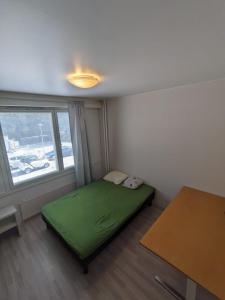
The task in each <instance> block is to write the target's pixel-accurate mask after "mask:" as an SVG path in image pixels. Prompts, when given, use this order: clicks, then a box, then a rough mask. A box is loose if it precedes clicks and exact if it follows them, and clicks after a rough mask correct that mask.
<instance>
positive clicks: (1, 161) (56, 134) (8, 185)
mask: <svg viewBox="0 0 225 300" xmlns="http://www.w3.org/2000/svg"><path fill="white" fill-rule="evenodd" d="M2 112H3V113H4V112H8V113H9V112H11V113H19V112H21V113H23V112H24V113H27V112H31V113H32V112H33V113H35V112H39V113H40V112H45V113H50V114H51V119H52V128H53V138H54V143H55V152H56V166H57V170H55V171H53V172H50V173H49V174H45V175H40V176H37V177H35V178H31V179H27V180H26V181H23V182H19V183H16V184H15V183H13V178H12V174H11V170H10V166H9V160H8V155H7V151H6V147H5V141H4V136H3V131H2V127H1V123H0V151H1V153H2V155H0V168H1V169H2V173H3V184H4V186H5V191H4V192H3V193H2V194H0V197H1V196H4V194H7V193H9V192H13V191H16V190H20V189H21V188H22V189H23V188H27V187H29V186H32V185H35V184H40V183H43V182H46V181H48V180H51V179H54V178H57V177H59V176H62V175H63V174H67V173H72V172H74V166H70V167H67V168H64V165H63V155H62V147H61V138H60V131H59V124H58V116H57V113H58V112H67V113H68V109H66V108H59V107H36V106H35V107H24V106H0V113H2ZM1 156H2V157H1Z"/></svg>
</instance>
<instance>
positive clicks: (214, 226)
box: [140, 187, 225, 299]
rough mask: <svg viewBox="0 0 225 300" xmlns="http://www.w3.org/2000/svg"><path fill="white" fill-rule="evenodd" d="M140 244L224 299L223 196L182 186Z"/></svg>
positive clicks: (224, 210) (224, 234)
mask: <svg viewBox="0 0 225 300" xmlns="http://www.w3.org/2000/svg"><path fill="white" fill-rule="evenodd" d="M140 243H141V244H142V245H143V246H144V247H146V248H147V249H149V250H151V251H152V252H153V253H155V254H157V255H158V256H159V257H161V258H162V259H164V260H165V261H166V262H168V263H169V264H171V265H172V266H174V267H176V268H177V269H178V270H180V271H181V272H183V273H184V274H185V275H186V276H187V277H189V278H190V279H192V280H193V281H195V282H196V283H198V284H199V285H201V286H203V287H204V288H206V289H207V290H209V291H210V292H211V293H213V294H214V295H216V296H217V297H219V298H220V299H225V198H224V197H220V196H216V195H213V194H209V193H206V192H202V191H199V190H196V189H193V188H189V187H183V188H182V189H181V191H180V192H179V193H178V195H177V196H176V197H175V199H174V200H173V201H172V202H171V203H170V204H169V206H168V207H167V208H166V209H165V211H164V212H163V213H162V214H161V216H160V217H159V218H158V219H157V221H156V222H155V223H154V224H153V226H152V227H151V228H150V229H149V230H148V232H147V233H146V234H145V235H144V237H143V238H142V239H141V241H140Z"/></svg>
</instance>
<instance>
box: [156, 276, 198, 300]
mask: <svg viewBox="0 0 225 300" xmlns="http://www.w3.org/2000/svg"><path fill="white" fill-rule="evenodd" d="M155 281H156V282H157V283H158V284H159V285H160V286H161V287H162V288H163V289H164V290H166V291H167V292H168V293H170V294H171V295H172V296H173V297H174V298H176V299H177V300H196V291H197V284H196V283H195V282H194V281H192V280H191V279H189V278H187V286H186V297H183V296H182V295H181V294H180V293H178V292H177V291H176V290H175V289H174V288H173V287H171V286H170V285H169V284H168V283H166V282H165V281H163V280H162V279H160V277H159V276H155Z"/></svg>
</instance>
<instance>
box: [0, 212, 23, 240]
mask: <svg viewBox="0 0 225 300" xmlns="http://www.w3.org/2000/svg"><path fill="white" fill-rule="evenodd" d="M13 227H17V229H18V234H19V235H22V230H21V218H20V213H19V210H18V209H17V208H16V207H15V206H8V207H4V208H1V209H0V234H1V233H3V232H5V231H7V230H9V229H11V228H13Z"/></svg>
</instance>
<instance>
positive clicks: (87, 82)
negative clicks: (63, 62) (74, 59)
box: [67, 73, 101, 89]
mask: <svg viewBox="0 0 225 300" xmlns="http://www.w3.org/2000/svg"><path fill="white" fill-rule="evenodd" d="M67 80H68V81H69V82H70V83H71V84H73V85H75V86H77V87H79V88H82V89H89V88H92V87H94V86H96V85H97V84H99V83H100V81H101V77H100V76H99V75H97V74H91V73H73V74H69V75H68V76H67Z"/></svg>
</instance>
